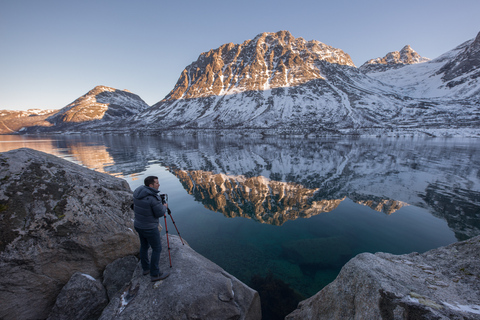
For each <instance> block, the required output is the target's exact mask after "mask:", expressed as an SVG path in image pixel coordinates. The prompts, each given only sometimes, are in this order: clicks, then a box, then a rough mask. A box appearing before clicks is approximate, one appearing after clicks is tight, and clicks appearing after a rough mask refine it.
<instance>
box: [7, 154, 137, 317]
mask: <svg viewBox="0 0 480 320" xmlns="http://www.w3.org/2000/svg"><path fill="white" fill-rule="evenodd" d="M0 181H1V185H0V222H1V224H0V225H1V230H0V285H1V299H0V318H1V319H45V318H46V317H47V316H48V313H49V312H50V309H51V308H52V306H53V303H54V302H55V298H56V296H57V295H58V293H59V292H60V290H61V289H62V287H63V285H64V284H65V283H67V281H68V280H69V279H70V277H71V276H72V274H73V273H75V272H76V271H81V272H86V273H88V274H90V275H92V276H93V277H100V275H101V274H102V272H103V269H104V268H105V266H106V265H107V264H109V263H110V262H112V261H113V260H115V259H117V258H119V257H122V256H125V255H128V254H135V253H136V252H138V239H137V236H136V234H135V233H134V232H133V230H132V229H133V223H132V218H133V212H132V210H131V209H130V207H129V206H130V203H131V190H130V187H129V186H128V184H127V183H126V182H125V181H124V180H121V179H118V178H114V177H111V176H108V175H105V174H101V173H98V172H95V171H92V170H89V169H86V168H82V167H80V166H78V165H76V164H73V163H71V162H68V161H66V160H62V159H59V158H57V157H55V156H52V155H48V154H44V153H42V152H38V151H34V150H31V149H18V150H14V151H9V152H5V153H2V154H0Z"/></svg>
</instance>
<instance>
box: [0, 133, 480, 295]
mask: <svg viewBox="0 0 480 320" xmlns="http://www.w3.org/2000/svg"><path fill="white" fill-rule="evenodd" d="M19 147H29V148H33V149H37V150H41V151H44V152H47V153H51V154H55V155H57V156H60V157H63V158H66V159H68V160H70V161H74V162H76V163H79V164H82V165H84V166H86V167H89V168H92V169H94V170H97V171H100V172H107V173H110V174H112V175H115V176H117V177H120V178H123V179H126V181H127V182H128V183H129V184H130V186H131V188H132V190H133V189H135V188H136V187H137V186H139V185H141V184H142V183H143V178H144V177H146V176H147V175H157V176H159V180H160V183H161V186H160V190H161V191H162V193H167V194H168V195H169V206H170V208H171V210H172V214H173V217H174V219H175V222H176V225H177V227H178V229H179V231H180V232H181V235H182V237H183V238H184V239H186V240H187V241H188V243H189V244H190V245H191V246H192V247H193V248H194V249H195V250H196V251H198V252H199V253H201V254H203V255H204V256H206V257H207V258H209V259H211V260H212V261H214V262H216V263H217V264H219V265H220V266H221V267H223V268H224V269H225V270H227V271H228V272H230V273H231V274H233V275H235V276H236V277H237V278H239V279H240V280H242V281H243V282H245V283H246V284H249V285H250V284H252V279H254V278H255V279H257V280H258V279H259V278H258V276H260V277H261V278H260V279H264V277H266V276H267V275H269V276H270V277H269V278H268V279H270V280H272V279H280V280H281V281H282V282H283V283H285V284H286V285H288V286H289V287H290V288H291V289H293V290H294V291H296V293H297V294H300V295H301V296H302V298H306V297H309V296H311V295H313V294H315V293H316V292H318V291H319V290H320V289H321V288H322V287H323V286H325V285H326V284H328V283H329V282H331V281H333V280H334V279H335V277H336V276H337V274H338V272H339V270H340V268H341V267H342V266H343V264H344V263H345V262H347V261H348V260H349V259H350V258H352V257H353V256H355V255H356V254H358V253H361V252H377V251H384V252H390V253H395V254H403V253H409V252H414V251H416V252H424V251H426V250H429V249H432V248H435V247H438V246H443V245H447V244H449V243H452V242H455V241H457V240H465V239H467V238H469V237H472V236H475V235H479V234H480V141H479V140H475V139H407V138H401V139H373V138H372V139H366V138H365V139H324V140H321V139H320V140H319V139H315V140H313V139H312V140H308V139H248V138H219V137H216V138H212V137H208V138H204V137H195V138H192V137H162V138H159V137H130V136H51V137H24V136H0V152H4V151H8V150H11V149H16V148H19ZM167 221H168V220H167ZM168 222H170V221H168ZM162 223H163V221H162ZM169 227H170V229H171V230H173V229H174V228H173V226H170V225H169ZM171 233H173V234H175V231H174V230H173V231H171ZM253 284H255V282H254V283H253ZM256 285H257V286H258V282H257V284H256Z"/></svg>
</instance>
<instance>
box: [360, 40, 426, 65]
mask: <svg viewBox="0 0 480 320" xmlns="http://www.w3.org/2000/svg"><path fill="white" fill-rule="evenodd" d="M429 60H430V59H428V58H424V57H422V56H421V55H419V54H418V53H417V52H416V51H415V50H413V49H412V47H411V46H410V45H408V44H407V45H406V46H404V47H403V48H402V50H400V51H392V52H389V53H387V54H386V55H385V57H383V58H376V59H371V60H368V61H367V62H365V64H364V65H366V64H389V65H394V64H402V65H405V64H415V63H422V62H426V61H429Z"/></svg>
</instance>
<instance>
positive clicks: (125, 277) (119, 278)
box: [103, 256, 138, 299]
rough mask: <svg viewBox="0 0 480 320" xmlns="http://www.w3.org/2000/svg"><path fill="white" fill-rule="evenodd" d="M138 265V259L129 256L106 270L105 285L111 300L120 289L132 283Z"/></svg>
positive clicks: (111, 264)
mask: <svg viewBox="0 0 480 320" xmlns="http://www.w3.org/2000/svg"><path fill="white" fill-rule="evenodd" d="M137 264H138V260H137V258H135V257H134V256H127V257H123V258H120V259H117V260H115V261H114V262H112V263H110V264H109V265H108V266H107V267H106V268H105V271H104V272H103V285H104V286H105V288H106V289H107V294H108V298H109V299H112V298H113V296H114V295H115V294H116V293H117V292H118V291H119V290H120V289H122V288H123V287H124V286H125V285H127V284H128V283H129V282H130V280H131V279H132V275H133V272H134V271H135V268H136V267H137Z"/></svg>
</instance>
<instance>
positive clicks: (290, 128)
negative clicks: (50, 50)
mask: <svg viewBox="0 0 480 320" xmlns="http://www.w3.org/2000/svg"><path fill="white" fill-rule="evenodd" d="M479 48H480V34H479V36H477V37H476V39H472V40H469V41H467V42H465V43H463V44H461V45H460V46H458V47H457V48H455V49H453V50H451V51H449V52H447V53H445V54H443V55H441V56H440V57H438V58H436V59H433V60H431V61H426V60H427V59H426V58H423V57H421V56H420V55H419V54H418V53H416V52H415V51H414V50H413V49H412V48H411V47H410V46H405V47H404V48H403V49H402V50H401V51H399V52H391V53H389V54H387V55H386V56H385V57H384V58H377V59H373V60H369V61H368V62H367V63H366V64H364V65H363V66H362V67H360V68H357V67H356V66H355V65H354V64H353V62H352V60H351V59H350V56H349V55H348V54H346V53H345V52H343V51H342V50H340V49H336V48H333V47H331V46H328V45H326V44H323V43H321V42H318V41H306V40H304V39H303V38H295V37H293V36H292V35H291V34H290V33H289V32H288V31H280V32H276V33H262V34H259V35H258V36H256V37H255V38H254V39H253V40H247V41H245V42H243V43H242V44H232V43H229V44H225V45H222V46H220V47H219V48H217V49H214V50H210V51H209V52H206V53H202V54H201V55H200V56H199V58H198V60H197V61H194V62H193V63H192V64H190V65H189V66H187V67H186V68H185V70H184V71H183V72H182V74H181V75H180V78H179V80H178V81H177V84H176V85H175V86H174V88H173V90H172V91H171V92H170V93H169V94H168V95H167V96H166V97H165V98H164V99H163V100H161V101H160V102H158V103H156V104H154V105H153V106H152V107H148V106H147V105H146V103H145V102H144V101H143V100H141V99H140V98H139V97H138V96H136V95H134V94H132V93H129V92H126V91H120V90H116V89H113V88H108V87H103V86H101V87H97V88H95V89H94V90H92V91H91V92H89V93H88V94H86V95H85V96H83V97H81V98H79V99H77V100H76V101H75V102H73V103H72V104H70V105H68V106H66V107H65V108H63V109H62V110H60V111H59V112H58V113H57V114H55V115H54V116H51V117H49V118H48V121H49V123H51V124H52V126H51V127H36V128H34V129H32V130H31V129H29V130H28V131H29V132H31V131H43V130H49V131H52V130H53V131H68V130H74V131H88V132H132V131H136V132H141V133H146V134H149V133H151V134H161V133H165V132H166V133H172V132H176V131H180V132H185V130H190V131H195V132H198V131H203V132H212V131H213V132H215V133H219V132H222V133H225V132H233V133H240V134H246V133H247V134H251V133H252V134H263V135H269V134H274V135H277V134H301V135H310V136H321V135H331V134H334V135H338V134H358V135H417V134H422V135H433V136H438V135H441V136H451V135H461V136H480V107H479V104H480V82H479V78H480V68H479V67H480V49H479ZM92 120H97V121H92Z"/></svg>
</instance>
